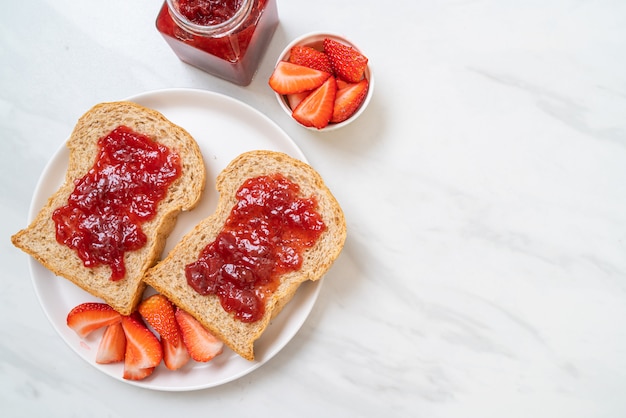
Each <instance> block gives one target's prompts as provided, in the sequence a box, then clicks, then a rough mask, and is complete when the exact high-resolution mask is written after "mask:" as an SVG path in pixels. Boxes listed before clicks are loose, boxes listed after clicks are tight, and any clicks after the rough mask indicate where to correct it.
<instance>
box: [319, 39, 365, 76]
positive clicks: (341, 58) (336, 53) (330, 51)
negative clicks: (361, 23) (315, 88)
mask: <svg viewBox="0 0 626 418" xmlns="http://www.w3.org/2000/svg"><path fill="white" fill-rule="evenodd" d="M324 52H325V53H326V55H328V59H329V60H330V63H331V65H332V68H333V71H334V72H335V74H336V75H337V78H341V79H344V80H346V81H348V82H350V83H357V82H359V81H361V79H362V78H363V74H364V73H365V68H367V62H368V59H367V57H366V56H365V55H363V54H361V53H360V52H359V51H357V50H356V49H354V48H352V47H351V46H349V45H345V44H342V43H341V42H337V41H335V40H333V39H330V38H326V39H324Z"/></svg>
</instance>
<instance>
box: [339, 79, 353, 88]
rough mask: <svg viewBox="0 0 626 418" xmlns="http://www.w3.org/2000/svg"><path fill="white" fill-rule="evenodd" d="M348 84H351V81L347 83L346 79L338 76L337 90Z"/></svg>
mask: <svg viewBox="0 0 626 418" xmlns="http://www.w3.org/2000/svg"><path fill="white" fill-rule="evenodd" d="M350 84H352V83H348V82H347V81H345V80H342V79H340V78H338V79H337V90H341V89H343V88H345V87H348V86H349V85H350Z"/></svg>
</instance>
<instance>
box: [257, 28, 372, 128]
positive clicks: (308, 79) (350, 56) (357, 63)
mask: <svg viewBox="0 0 626 418" xmlns="http://www.w3.org/2000/svg"><path fill="white" fill-rule="evenodd" d="M269 86H270V87H271V89H272V90H273V91H274V92H275V93H276V98H277V99H278V104H279V105H280V106H281V107H282V108H283V110H284V111H285V112H286V113H287V114H288V115H290V116H291V117H292V118H293V119H294V120H295V121H296V122H298V123H299V124H300V125H302V126H304V127H306V128H308V129H312V130H316V131H322V132H325V131H332V130H335V129H339V128H341V127H343V126H346V125H347V124H349V123H351V122H353V121H354V120H356V119H357V118H358V117H359V116H360V115H361V113H363V111H364V110H365V108H366V107H367V105H368V103H369V101H370V99H371V97H372V92H373V90H374V89H373V88H374V75H373V73H372V70H371V68H370V65H369V59H368V58H367V56H365V55H364V54H363V53H362V52H361V51H360V50H359V49H358V48H357V47H356V46H355V45H354V43H352V42H351V41H349V40H347V39H346V38H344V37H342V36H339V35H334V34H329V33H321V32H315V33H309V34H306V35H303V36H300V37H299V38H297V39H295V40H294V41H292V42H291V43H290V44H289V45H287V47H285V49H284V50H283V52H282V53H281V55H280V56H279V58H278V60H277V62H276V67H275V68H274V71H273V72H272V75H271V76H270V78H269Z"/></svg>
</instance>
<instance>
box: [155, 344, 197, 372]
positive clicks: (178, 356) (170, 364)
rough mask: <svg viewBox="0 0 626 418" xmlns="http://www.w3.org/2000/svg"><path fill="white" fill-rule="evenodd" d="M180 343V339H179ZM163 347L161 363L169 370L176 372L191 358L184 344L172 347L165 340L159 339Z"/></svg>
mask: <svg viewBox="0 0 626 418" xmlns="http://www.w3.org/2000/svg"><path fill="white" fill-rule="evenodd" d="M181 341H182V337H181ZM161 346H162V347H163V362H164V363H165V367H167V368H168V369H170V370H178V369H180V368H181V367H183V366H184V365H185V364H187V363H188V362H189V359H190V358H191V356H190V355H189V351H187V347H186V346H185V344H184V343H182V342H181V343H180V344H178V345H173V344H172V343H170V342H169V341H167V340H164V339H161Z"/></svg>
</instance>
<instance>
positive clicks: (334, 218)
mask: <svg viewBox="0 0 626 418" xmlns="http://www.w3.org/2000/svg"><path fill="white" fill-rule="evenodd" d="M275 173H280V174H282V175H283V176H285V177H286V178H287V179H289V180H291V181H292V182H294V183H296V184H298V185H299V187H300V192H301V195H302V196H303V197H309V196H311V195H314V196H315V197H316V198H317V201H318V208H317V211H318V212H319V213H320V215H321V216H322V219H323V221H324V223H325V224H326V230H325V231H324V232H323V233H322V235H321V236H320V237H319V239H318V241H317V242H316V244H315V245H314V246H313V247H311V248H309V249H307V250H306V251H305V252H304V254H303V262H302V267H301V268H300V269H299V270H297V271H294V272H289V273H286V274H283V275H282V276H280V278H279V280H280V284H279V285H278V288H277V289H276V290H275V291H274V292H273V293H272V294H271V295H270V296H269V297H267V298H266V299H265V313H264V315H263V317H262V318H261V319H260V320H258V321H256V322H251V323H250V322H242V321H239V320H237V319H235V318H234V315H233V314H230V313H228V312H226V311H225V310H224V309H223V308H222V306H221V304H220V301H219V298H218V297H217V296H215V295H207V296H203V295H201V294H199V293H197V292H196V291H195V290H194V289H193V288H192V287H191V286H189V284H187V279H186V277H185V266H186V265H187V264H189V263H192V262H194V261H196V260H197V259H198V256H199V254H200V252H201V251H202V250H203V249H204V247H205V246H207V245H208V244H209V243H211V242H213V241H214V240H215V238H216V236H217V235H218V233H219V232H220V231H221V230H222V227H223V226H224V223H225V221H226V219H227V218H228V216H229V214H230V211H231V209H232V207H233V206H234V205H235V203H236V196H235V194H236V192H237V190H238V189H239V187H240V186H241V185H242V184H243V183H244V181H245V180H247V179H250V178H254V177H258V176H262V175H271V174H275ZM216 187H217V190H218V192H219V195H220V197H219V201H218V205H217V208H216V210H215V212H214V213H213V214H212V215H211V216H209V217H207V218H206V219H204V220H203V221H201V222H200V223H199V224H198V225H197V226H195V228H194V229H193V230H192V231H190V232H189V233H188V234H187V235H186V236H185V237H184V238H183V239H182V240H181V241H180V242H179V243H178V244H177V245H176V246H175V247H174V248H173V249H172V250H171V251H170V252H169V254H168V255H167V257H166V258H165V259H164V260H163V261H161V262H160V263H158V264H157V265H156V266H154V267H153V268H151V269H150V270H148V272H147V273H146V275H145V276H144V281H145V282H146V283H148V284H149V285H150V286H152V287H153V288H155V289H156V290H157V291H158V292H160V293H162V294H164V295H165V296H167V297H168V298H169V299H170V300H171V301H172V302H173V303H174V304H175V305H177V306H178V307H180V308H181V309H183V310H185V311H187V312H189V313H190V314H191V315H193V316H194V317H195V318H196V319H197V320H198V321H200V322H201V323H202V324H203V325H204V326H205V327H206V328H207V329H208V330H209V331H211V332H212V333H213V334H214V335H215V336H216V337H218V338H219V339H221V340H222V341H223V342H224V343H225V344H226V345H227V346H228V347H230V348H231V349H232V350H233V351H235V352H236V353H237V354H239V355H240V356H241V357H243V358H245V359H247V360H254V342H255V341H256V340H257V339H258V338H259V337H261V335H262V334H263V332H264V331H265V329H266V328H267V326H268V325H269V322H270V320H271V319H272V318H273V317H274V316H275V315H277V314H278V313H279V312H280V311H281V309H282V308H283V307H284V306H285V304H286V303H287V302H289V301H290V300H291V298H292V297H293V295H294V294H295V292H296V290H297V289H298V287H299V286H300V284H301V283H303V282H305V281H307V280H319V279H320V278H321V277H323V276H324V274H325V273H326V272H327V271H328V269H329V268H330V266H331V265H332V264H333V262H334V261H335V259H336V258H337V257H338V256H339V253H340V252H341V250H342V248H343V245H344V242H345V239H346V223H345V218H344V214H343V211H342V209H341V207H340V206H339V204H338V202H337V200H336V199H335V197H334V196H333V195H332V194H331V192H330V190H329V189H328V188H327V186H326V185H325V184H324V182H323V180H322V178H321V176H320V175H319V174H318V173H317V172H316V171H315V170H314V169H313V168H311V167H310V166H309V165H308V164H305V163H304V162H302V161H299V160H296V159H294V158H292V157H289V156H288V155H286V154H283V153H279V152H273V151H250V152H247V153H244V154H241V155H240V156H238V157H237V158H235V159H234V160H233V161H232V162H231V163H230V164H229V165H228V166H227V167H226V168H225V169H224V170H223V171H222V172H221V173H220V174H219V175H218V177H217V181H216Z"/></svg>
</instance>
